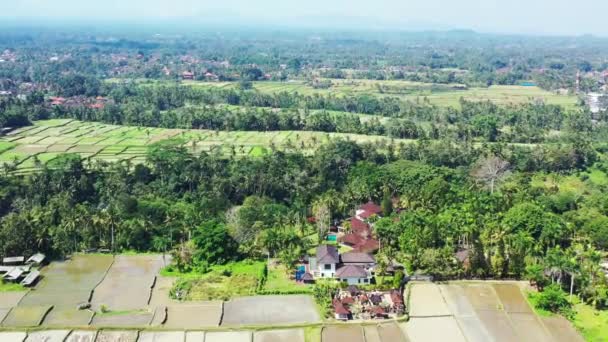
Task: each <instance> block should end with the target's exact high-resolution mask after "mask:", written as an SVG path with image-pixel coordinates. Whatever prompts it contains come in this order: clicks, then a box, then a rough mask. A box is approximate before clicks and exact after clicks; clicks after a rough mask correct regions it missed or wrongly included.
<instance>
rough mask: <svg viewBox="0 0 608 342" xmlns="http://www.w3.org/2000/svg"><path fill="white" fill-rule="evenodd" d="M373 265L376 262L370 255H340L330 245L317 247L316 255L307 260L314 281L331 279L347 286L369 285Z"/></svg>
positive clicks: (355, 253) (357, 253) (352, 253)
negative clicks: (345, 283)
mask: <svg viewBox="0 0 608 342" xmlns="http://www.w3.org/2000/svg"><path fill="white" fill-rule="evenodd" d="M375 265H376V260H375V259H374V257H373V256H372V255H370V254H367V253H359V252H348V253H344V254H342V255H340V254H339V253H338V249H337V248H336V246H332V245H320V246H318V247H317V253H316V255H315V256H314V257H311V258H309V269H310V272H311V275H312V276H313V277H314V278H315V279H321V278H331V279H336V280H338V281H343V282H347V283H348V284H349V285H356V284H369V283H371V281H372V278H373V270H374V267H375Z"/></svg>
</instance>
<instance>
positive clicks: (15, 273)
mask: <svg viewBox="0 0 608 342" xmlns="http://www.w3.org/2000/svg"><path fill="white" fill-rule="evenodd" d="M24 273H25V271H23V270H22V269H20V268H19V267H15V268H13V269H12V270H10V271H9V272H8V273H7V274H5V275H4V279H5V280H8V281H17V280H19V278H21V277H22V276H23V274H24Z"/></svg>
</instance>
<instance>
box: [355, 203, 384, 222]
mask: <svg viewBox="0 0 608 342" xmlns="http://www.w3.org/2000/svg"><path fill="white" fill-rule="evenodd" d="M380 214H382V207H381V206H379V205H377V204H376V203H374V202H371V201H370V202H367V203H365V204H363V205H362V206H360V207H359V209H357V210H356V211H355V217H356V218H358V219H359V220H362V221H365V220H367V219H369V218H370V217H372V216H374V215H377V216H378V215H380Z"/></svg>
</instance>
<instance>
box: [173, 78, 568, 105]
mask: <svg viewBox="0 0 608 342" xmlns="http://www.w3.org/2000/svg"><path fill="white" fill-rule="evenodd" d="M331 82H332V86H331V87H330V88H328V89H315V88H313V87H312V86H310V85H307V84H306V82H304V81H288V82H255V83H254V89H257V90H259V91H261V92H264V93H278V92H283V91H285V92H289V93H295V92H297V93H299V94H302V95H313V94H326V95H327V94H333V95H336V96H344V95H350V96H362V95H374V96H380V97H383V96H392V97H399V98H401V99H404V100H408V101H412V102H420V103H422V102H424V101H425V100H428V101H429V102H430V103H431V104H434V105H437V106H453V107H457V106H459V100H460V98H461V97H462V98H464V99H466V100H470V101H486V100H489V101H492V102H494V103H496V104H518V103H526V102H534V101H537V100H542V101H543V102H545V103H547V104H555V105H563V106H566V107H574V106H576V104H577V98H576V96H566V95H558V94H556V93H552V92H549V91H546V90H543V89H541V88H538V87H527V86H501V85H496V86H490V87H488V88H468V89H460V88H459V87H460V85H456V84H455V85H435V84H429V83H420V82H409V81H375V80H331ZM184 84H188V85H192V86H201V87H209V86H214V87H221V88H230V87H236V83H228V82H216V83H210V82H197V81H188V82H184Z"/></svg>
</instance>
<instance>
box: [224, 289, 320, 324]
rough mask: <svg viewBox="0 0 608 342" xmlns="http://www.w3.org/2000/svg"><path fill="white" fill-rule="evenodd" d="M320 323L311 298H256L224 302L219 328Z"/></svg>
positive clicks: (298, 296) (303, 296) (299, 296)
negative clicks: (220, 326) (222, 316)
mask: <svg viewBox="0 0 608 342" xmlns="http://www.w3.org/2000/svg"><path fill="white" fill-rule="evenodd" d="M319 320H320V318H319V313H318V312H317V308H316V306H315V302H314V300H313V299H312V297H310V296H305V295H295V296H256V297H242V298H236V299H233V300H231V301H228V302H226V303H225V304H224V318H223V320H222V325H225V326H238V325H266V324H296V323H312V322H318V321H319Z"/></svg>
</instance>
